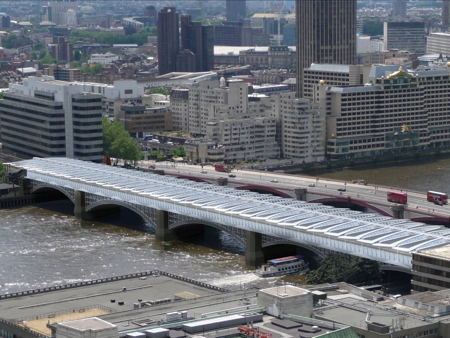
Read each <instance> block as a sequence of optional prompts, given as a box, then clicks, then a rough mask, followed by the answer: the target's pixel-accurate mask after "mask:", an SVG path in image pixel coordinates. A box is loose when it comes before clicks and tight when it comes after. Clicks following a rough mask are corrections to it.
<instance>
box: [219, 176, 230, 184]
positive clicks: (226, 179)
mask: <svg viewBox="0 0 450 338" xmlns="http://www.w3.org/2000/svg"><path fill="white" fill-rule="evenodd" d="M217 185H220V186H226V185H228V178H226V177H219V178H218V179H217Z"/></svg>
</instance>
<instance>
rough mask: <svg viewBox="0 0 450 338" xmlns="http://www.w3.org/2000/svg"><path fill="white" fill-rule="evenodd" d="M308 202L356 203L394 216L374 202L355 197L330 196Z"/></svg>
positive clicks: (379, 212) (326, 203) (381, 213)
mask: <svg viewBox="0 0 450 338" xmlns="http://www.w3.org/2000/svg"><path fill="white" fill-rule="evenodd" d="M308 202H309V203H322V204H325V205H333V204H339V203H342V204H347V205H355V206H358V207H360V208H364V209H368V210H372V211H375V212H376V213H378V214H380V215H383V216H389V217H392V215H391V214H390V213H388V212H387V211H384V210H383V209H380V208H377V207H375V206H373V205H372V204H370V203H367V202H365V201H362V200H356V199H353V198H345V197H329V198H321V199H317V200H312V201H308Z"/></svg>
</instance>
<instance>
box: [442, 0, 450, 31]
mask: <svg viewBox="0 0 450 338" xmlns="http://www.w3.org/2000/svg"><path fill="white" fill-rule="evenodd" d="M442 26H444V28H448V27H449V26H450V0H442Z"/></svg>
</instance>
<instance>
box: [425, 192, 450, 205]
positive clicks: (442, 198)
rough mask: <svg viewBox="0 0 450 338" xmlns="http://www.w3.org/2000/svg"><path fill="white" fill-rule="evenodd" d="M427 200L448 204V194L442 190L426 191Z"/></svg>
mask: <svg viewBox="0 0 450 338" xmlns="http://www.w3.org/2000/svg"><path fill="white" fill-rule="evenodd" d="M427 201H428V202H434V203H442V204H448V195H447V194H446V193H443V192H438V191H428V192H427Z"/></svg>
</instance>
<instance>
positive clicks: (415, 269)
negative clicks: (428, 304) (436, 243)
mask: <svg viewBox="0 0 450 338" xmlns="http://www.w3.org/2000/svg"><path fill="white" fill-rule="evenodd" d="M449 249H450V248H449V247H448V246H445V247H440V248H434V249H428V250H422V251H419V252H415V253H413V257H412V277H413V278H412V280H411V286H412V288H413V289H414V290H416V291H427V290H431V291H439V290H444V289H450V273H449V269H450V256H449V253H450V250H449Z"/></svg>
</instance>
